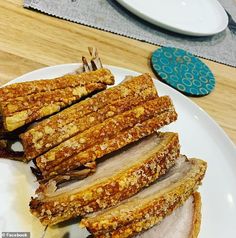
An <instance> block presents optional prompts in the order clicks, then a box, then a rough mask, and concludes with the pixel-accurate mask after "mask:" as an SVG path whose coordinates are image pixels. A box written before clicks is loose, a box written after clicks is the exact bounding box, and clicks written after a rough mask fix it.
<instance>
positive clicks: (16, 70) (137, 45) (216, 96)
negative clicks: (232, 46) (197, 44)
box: [0, 0, 236, 143]
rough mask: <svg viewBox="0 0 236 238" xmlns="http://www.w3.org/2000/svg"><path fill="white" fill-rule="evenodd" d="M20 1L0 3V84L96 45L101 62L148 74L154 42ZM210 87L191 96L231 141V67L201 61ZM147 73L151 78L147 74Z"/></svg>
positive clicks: (235, 118)
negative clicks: (50, 13) (207, 70)
mask: <svg viewBox="0 0 236 238" xmlns="http://www.w3.org/2000/svg"><path fill="white" fill-rule="evenodd" d="M22 5H23V1H22V0H4V1H0V62H1V63H0V85H2V84H4V83H6V82H8V81H10V80H12V79H14V78H16V77H18V76H20V75H22V74H24V73H27V72H29V71H32V70H35V69H39V68H41V67H45V66H49V65H56V64H64V63H71V62H78V61H80V59H81V56H82V55H87V54H88V53H87V47H88V46H96V47H97V48H98V50H99V54H100V57H101V58H102V61H103V63H104V64H110V65H116V66H121V67H125V68H129V69H132V70H136V71H140V72H149V73H151V74H152V75H153V73H152V70H151V68H150V63H149V61H150V60H149V59H150V55H151V53H152V52H153V51H154V50H155V49H156V48H157V47H156V46H154V45H151V44H147V43H143V42H140V41H136V40H132V39H129V38H126V37H122V36H118V35H115V34H111V33H107V32H103V31H99V30H96V29H92V28H89V27H85V26H82V25H79V24H75V23H71V22H68V21H64V20H60V19H58V18H54V17H50V16H47V15H45V14H41V13H38V12H36V11H31V10H27V9H24V8H23V7H22ZM203 61H204V62H205V63H206V64H207V65H208V66H209V67H210V69H211V70H212V71H213V74H214V75H215V78H216V81H217V83H216V88H215V90H214V91H213V92H212V93H211V94H210V95H208V96H205V97H201V98H191V100H193V101H194V102H195V103H197V104H198V105H199V106H200V107H202V108H203V109H204V110H205V111H206V112H208V113H209V115H211V116H212V117H213V118H214V119H215V120H216V121H217V122H218V123H219V124H220V125H221V127H222V128H223V129H224V130H225V131H226V133H227V134H228V135H229V137H230V138H231V139H232V140H233V142H234V143H235V142H236V68H232V67H228V66H225V65H222V64H218V63H214V62H212V61H208V60H203ZM153 77H155V76H154V75H153Z"/></svg>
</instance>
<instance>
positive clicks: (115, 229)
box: [81, 157, 207, 238]
mask: <svg viewBox="0 0 236 238" xmlns="http://www.w3.org/2000/svg"><path fill="white" fill-rule="evenodd" d="M206 167H207V164H206V162H204V161H202V160H199V159H190V160H188V159H186V158H185V157H181V158H179V159H178V160H177V162H176V165H175V166H174V167H173V168H171V169H170V171H169V172H168V173H167V174H166V175H165V176H164V177H162V178H161V179H160V180H159V181H157V182H156V183H154V184H152V185H151V186H149V187H148V188H146V189H144V190H143V191H141V192H140V193H138V194H136V195H135V196H133V197H131V198H129V199H127V200H124V201H122V202H121V203H120V204H119V205H117V206H114V207H112V208H108V209H105V210H102V211H98V212H97V213H93V214H91V215H88V216H87V217H86V218H84V219H83V220H82V221H81V225H82V226H83V227H86V228H87V229H88V230H89V231H90V232H91V233H92V234H93V235H94V236H95V237H98V238H102V237H113V238H119V237H120V238H125V237H133V236H134V235H136V234H137V233H139V232H141V231H145V230H147V229H149V228H151V227H152V226H154V225H155V224H157V223H159V222H160V221H162V220H163V218H164V217H166V216H168V215H169V214H171V213H172V212H173V211H174V210H175V209H177V208H178V207H180V206H182V205H183V203H184V202H185V201H186V200H187V199H188V198H189V197H190V196H191V195H192V194H193V193H194V192H195V191H196V190H197V188H198V186H199V185H200V184H201V181H202V179H203V177H204V174H205V171H206Z"/></svg>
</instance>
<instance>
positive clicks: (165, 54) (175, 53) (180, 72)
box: [151, 47, 215, 96]
mask: <svg viewBox="0 0 236 238" xmlns="http://www.w3.org/2000/svg"><path fill="white" fill-rule="evenodd" d="M151 62H152V66H153V69H154V70H155V71H156V73H157V74H158V75H159V76H160V78H161V79H162V80H163V81H164V82H166V83H167V84H169V85H170V86H172V87H174V88H176V89H177V90H179V91H180V92H182V93H184V94H187V95H191V96H204V95H206V94H209V93H210V92H211V91H212V90H213V89H214V87H215V78H214V75H213V74H212V72H211V70H210V69H209V68H208V67H207V65H205V64H204V63H203V62H202V61H201V60H200V59H198V58H197V57H195V56H193V55H192V54H191V53H189V52H187V51H185V50H182V49H178V48H172V47H162V48H160V49H158V50H156V51H154V52H153V54H152V58H151Z"/></svg>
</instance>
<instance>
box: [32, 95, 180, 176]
mask: <svg viewBox="0 0 236 238" xmlns="http://www.w3.org/2000/svg"><path fill="white" fill-rule="evenodd" d="M176 118H177V114H176V112H175V111H174V107H173V105H172V102H171V100H170V98H169V97H167V96H164V97H160V98H157V99H154V100H149V101H147V102H144V103H142V104H140V105H139V106H137V107H135V108H133V109H131V110H129V111H126V112H124V113H121V114H119V115H117V116H114V117H112V118H109V119H107V120H105V121H104V122H102V123H100V124H98V125H96V126H94V127H91V128H89V129H88V130H86V131H84V132H82V133H80V134H78V135H76V136H74V137H72V138H70V139H68V140H67V141H65V142H63V143H61V144H60V145H58V146H57V147H55V148H53V149H52V150H50V151H48V152H47V153H45V154H44V155H42V156H40V157H38V158H37V159H36V163H37V167H38V168H39V169H40V171H41V172H42V175H43V176H44V177H45V178H47V177H51V176H53V175H57V174H59V173H63V172H65V171H70V170H71V169H75V168H77V167H79V166H80V165H84V164H86V163H88V162H90V161H92V160H95V159H97V158H100V157H101V156H103V155H105V154H107V153H110V152H112V151H114V150H117V149H120V148H122V147H123V146H125V145H127V144H129V143H131V142H133V141H136V140H138V139H140V138H142V137H144V136H146V135H149V134H151V133H152V132H154V130H156V129H158V128H160V127H161V126H163V125H166V124H169V123H170V122H172V121H174V120H176ZM148 120H150V121H153V123H152V124H151V123H149V127H146V128H145V127H144V125H142V124H143V123H144V124H145V122H146V121H148ZM130 131H131V132H132V133H129V132H130ZM127 132H128V134H127ZM124 134H127V137H125V136H124ZM129 134H130V135H129ZM114 143H115V145H114Z"/></svg>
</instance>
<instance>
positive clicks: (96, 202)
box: [30, 132, 179, 225]
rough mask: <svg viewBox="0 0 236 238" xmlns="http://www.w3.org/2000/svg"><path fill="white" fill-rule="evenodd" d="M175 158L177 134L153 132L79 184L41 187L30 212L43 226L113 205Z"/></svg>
mask: <svg viewBox="0 0 236 238" xmlns="http://www.w3.org/2000/svg"><path fill="white" fill-rule="evenodd" d="M178 155H179V142H178V136H177V134H175V133H171V132H169V133H154V134H153V135H151V136H149V137H146V138H144V139H142V140H140V141H138V142H136V143H133V144H132V145H130V146H128V147H126V148H125V150H124V151H123V150H122V151H118V152H116V154H111V155H109V156H107V157H106V158H104V159H105V160H104V161H103V162H100V163H98V165H97V170H96V172H95V173H94V174H93V175H90V176H88V177H87V178H85V179H83V180H81V181H77V182H75V183H72V184H70V185H68V184H67V185H66V186H65V187H62V188H59V189H58V190H57V191H54V189H53V190H52V192H50V189H45V187H44V185H41V186H42V189H40V187H39V189H38V196H37V197H35V198H33V199H32V201H31V202H30V209H31V212H32V213H33V214H34V215H35V216H37V217H38V218H39V219H40V221H41V222H42V223H43V224H44V225H53V224H56V223H58V222H61V221H64V220H68V219H70V218H72V217H76V216H81V215H85V214H87V213H90V212H94V211H97V210H99V209H104V208H107V207H110V206H114V205H116V204H118V203H119V202H120V201H122V200H124V199H126V198H129V197H131V196H132V195H134V194H136V193H137V192H139V191H140V190H141V189H142V188H144V187H145V186H148V185H150V183H152V182H153V181H155V180H156V179H157V178H158V177H159V176H161V175H163V174H165V173H166V171H167V170H168V169H169V168H170V167H171V166H173V165H174V163H175V160H176V158H177V157H178ZM51 181H52V182H50V183H49V184H53V180H51Z"/></svg>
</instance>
